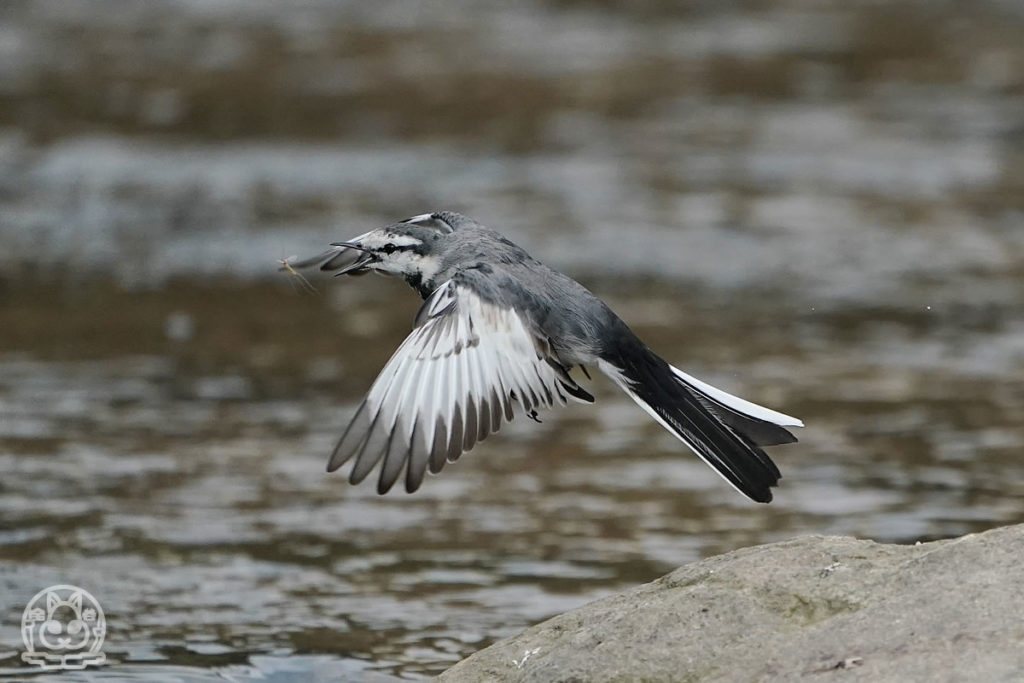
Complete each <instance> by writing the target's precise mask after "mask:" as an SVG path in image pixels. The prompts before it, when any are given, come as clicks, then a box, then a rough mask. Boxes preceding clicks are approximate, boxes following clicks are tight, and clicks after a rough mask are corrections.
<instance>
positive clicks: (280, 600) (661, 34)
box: [0, 0, 1024, 681]
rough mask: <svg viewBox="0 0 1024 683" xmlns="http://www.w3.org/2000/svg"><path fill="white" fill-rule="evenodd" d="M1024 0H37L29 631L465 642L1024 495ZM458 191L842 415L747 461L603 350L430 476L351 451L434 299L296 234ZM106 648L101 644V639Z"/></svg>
mask: <svg viewBox="0 0 1024 683" xmlns="http://www.w3.org/2000/svg"><path fill="white" fill-rule="evenodd" d="M1021 35H1024V5H1022V4H1021V3H1019V2H1014V1H1012V0H976V1H975V2H971V3H959V2H942V1H938V0H936V1H932V2H925V1H917V2H914V1H901V2H885V3H882V2H859V1H858V2H851V1H850V0H842V1H840V0H831V1H824V2H823V1H821V0H777V1H775V0H731V1H727V2H723V1H721V0H714V1H712V0H687V1H683V2H676V1H671V2H670V1H667V0H666V1H662V0H633V1H632V2H627V3H614V2H602V1H600V0H594V1H587V0H561V1H559V2H548V3H542V2H530V1H527V0H517V1H515V2H512V1H509V0H502V1H500V2H497V1H495V2H491V1H488V0H461V1H459V2H440V1H439V0H437V1H429V0H425V1H421V2H416V3H405V2H388V1H382V2H355V1H353V2H333V1H331V2H328V1H327V0H303V1H302V2H293V3H281V2H277V1H276V0H247V1H246V2H242V1H240V0H216V1H213V0H176V1H173V2H162V3H152V2H142V1H141V0H139V1H134V2H133V1H122V0H78V1H76V2H73V3H72V2H61V1H58V0H52V1H42V0H32V1H30V0H9V1H7V2H4V3H3V4H2V5H0V246H2V249H0V472H2V473H3V474H2V476H0V673H7V674H12V673H14V674H17V673H19V672H20V673H24V669H21V668H19V667H20V666H21V662H20V660H19V659H18V653H19V651H20V650H21V649H22V645H21V642H20V632H19V625H20V618H21V611H22V609H23V608H24V606H25V604H26V603H27V602H28V601H29V600H30V599H31V597H32V596H33V595H34V594H35V593H36V592H37V591H39V590H41V589H42V588H44V587H46V586H47V585H50V584H57V583H72V584H77V585H80V586H82V587H83V588H85V589H86V590H88V591H90V592H91V593H92V594H93V595H95V596H96V598H97V599H98V600H99V601H100V603H101V604H102V605H103V607H104V609H105V610H106V615H107V623H108V628H109V634H108V637H107V644H106V646H105V647H104V651H105V652H106V653H107V656H108V658H109V659H110V660H112V661H116V662H120V664H118V665H117V667H116V668H110V669H108V670H107V672H106V673H107V674H109V675H121V676H123V677H126V678H131V677H146V676H149V677H151V678H153V679H159V680H206V679H210V680H223V679H224V678H230V679H234V680H252V679H260V680H275V681H285V680H308V679H313V678H318V677H319V678H322V679H332V680H333V679H337V678H355V679H360V678H363V679H370V680H374V679H376V680H387V679H388V678H390V677H403V678H417V677H421V676H425V675H429V674H434V673H437V672H439V671H441V670H443V669H444V668H446V667H447V666H449V665H450V664H452V663H453V662H455V661H457V660H458V659H460V658H462V657H464V656H466V655H468V654H470V653H472V652H474V651H476V650H477V649H479V648H481V647H484V646H486V645H487V644H489V643H491V642H493V641H495V640H496V639H498V638H501V637H503V636H507V635H510V634H512V633H515V632H517V631H519V630H520V629H521V628H523V627H524V626H526V625H529V624H532V623H535V622H537V621H539V620H541V619H543V618H545V617H548V616H550V615H552V614H554V613H557V612H561V611H564V610H566V609H569V608H571V607H574V606H577V605H579V604H582V603H584V602H587V601H589V600H591V599H594V598H596V597H599V596H602V595H605V594H608V593H611V592H614V591H617V590H621V589H623V588H626V587H628V586H631V585H634V584H637V583H640V582H644V581H648V580H652V579H654V578H656V577H658V576H659V575H661V574H663V573H665V572H667V571H668V570H670V569H672V568H674V567H676V566H677V565H680V564H682V563H685V562H690V561H693V560H697V559H699V558H702V557H706V556H708V555H711V554H715V553H720V552H725V551H728V550H731V549H735V548H738V547H742V546H747V545H751V544H755V543H762V542H768V541H775V540H780V539H785V538H789V537H792V536H794V535H799V534H812V533H814V534H853V535H857V536H860V537H867V538H872V539H876V540H879V541H895V542H904V543H909V542H914V541H918V540H928V539H935V538H942V537H949V536H955V535H959V534H963V533H967V532H971V531H978V530H981V529H986V528H989V527H992V526H996V525H1001V524H1008V523H1014V522H1021V521H1024V462H1022V460H1021V458H1020V454H1021V447H1022V443H1024V424H1022V421H1021V414H1022V411H1024V385H1022V383H1021V378H1022V377H1024V316H1022V313H1024V279H1022V276H1024V42H1022V41H1021V39H1020V37H1021ZM435 209H453V210H458V211H462V212H464V213H467V214H469V215H471V216H473V217H475V218H477V219H478V220H480V221H481V222H483V223H485V224H487V225H490V226H491V227H494V228H497V229H499V230H501V231H503V232H504V233H506V234H507V235H508V236H509V237H510V238H511V239H513V240H514V241H516V242H518V243H520V244H521V245H522V246H524V247H526V248H527V249H528V250H529V251H531V252H532V253H533V254H534V255H535V256H537V257H538V258H540V259H541V260H543V261H545V262H546V263H548V264H549V265H551V266H553V267H556V268H558V269H561V270H564V271H566V272H568V273H570V274H572V275H573V276H575V277H577V279H579V280H581V281H582V282H584V284H586V285H587V286H589V287H590V288H591V289H592V290H594V291H595V292H596V293H597V294H598V295H599V296H602V297H603V298H605V299H606V300H607V301H608V302H609V303H610V304H611V305H612V307H613V308H615V309H616V310H617V311H619V313H620V314H621V315H622V316H623V317H624V318H625V319H626V320H627V322H629V323H630V324H631V325H632V326H633V327H634V329H635V330H636V331H637V332H638V333H639V334H640V335H641V336H642V337H643V338H644V339H645V340H647V341H648V343H649V344H650V345H651V346H652V347H653V348H655V349H656V350H657V351H659V352H660V353H661V354H662V355H664V356H665V357H666V358H667V359H668V360H669V361H670V362H672V363H674V364H676V365H678V366H680V367H682V368H684V369H685V370H687V371H688V372H690V373H692V374H694V375H696V376H698V377H701V378H702V379H705V380H707V381H709V382H712V383H714V384H716V385H718V386H721V387H722V388H724V389H726V390H728V391H730V392H734V393H737V394H739V395H741V396H744V397H746V398H749V399H751V400H754V401H757V402H759V403H763V404H766V405H768V406H771V407H773V408H776V409H779V410H782V411H784V412H787V413H790V414H794V415H798V416H800V417H802V418H803V419H804V421H805V422H806V423H807V428H806V429H804V430H802V431H801V432H800V434H799V436H800V439H801V443H800V444H798V445H794V446H788V447H785V448H777V449H772V455H773V457H774V459H775V460H776V462H777V463H778V464H779V466H780V468H781V469H782V471H783V475H784V479H783V480H782V483H781V486H780V487H779V489H777V492H776V500H775V502H774V503H772V504H771V505H769V506H763V505H756V504H753V503H750V502H748V501H746V500H745V499H743V498H742V497H741V496H739V495H737V494H736V493H735V492H734V491H733V490H732V489H730V488H729V487H728V486H727V485H726V484H725V483H724V482H722V481H721V480H720V479H719V478H718V477H717V476H716V475H715V474H714V473H713V472H712V471H711V470H710V469H708V468H706V467H705V466H704V465H702V464H701V463H700V462H698V461H697V460H696V458H694V457H692V456H691V455H690V454H689V453H688V452H685V450H684V449H683V448H682V447H681V446H680V444H679V443H678V442H676V441H675V440H674V439H673V438H672V437H671V436H670V435H669V434H668V433H667V432H665V431H664V430H662V429H661V428H660V427H658V426H657V425H656V424H655V423H653V422H652V421H651V420H649V419H648V418H647V416H646V415H645V414H644V413H643V412H642V411H640V410H639V409H638V408H636V407H635V406H634V405H633V404H632V402H630V401H629V400H628V399H627V398H626V397H625V396H624V395H621V394H619V393H618V392H617V390H616V389H614V388H613V387H612V386H611V385H610V383H607V382H604V381H603V380H597V381H596V382H595V383H594V384H593V385H590V386H591V388H592V390H593V391H594V393H595V394H597V396H598V402H597V404H596V405H595V406H592V407H584V406H573V407H570V408H568V409H564V410H561V411H559V412H557V413H549V414H547V415H546V416H543V419H544V423H543V424H541V425H537V424H535V423H532V422H530V421H519V422H516V423H513V424H512V425H509V426H508V427H507V428H506V429H503V430H502V433H501V434H500V435H498V436H497V437H496V438H494V437H492V438H491V439H489V440H488V441H487V442H485V443H483V444H481V445H479V446H478V447H477V448H476V449H474V451H473V452H472V453H470V454H468V455H466V456H465V457H463V459H462V460H460V461H459V462H458V463H457V464H455V465H452V466H449V467H448V468H446V470H445V472H444V474H443V476H440V477H437V478H430V479H429V480H428V481H427V482H426V483H425V485H424V487H423V488H422V489H421V490H420V491H419V492H417V493H416V494H415V495H412V496H409V495H406V494H405V493H404V492H400V491H395V492H393V493H392V494H390V495H389V496H386V497H378V496H377V495H376V493H375V492H374V490H373V488H374V487H373V486H372V484H371V485H368V486H363V487H355V488H354V487H350V486H349V485H348V484H347V483H345V481H344V478H343V477H342V476H339V475H333V476H328V475H326V474H325V473H324V471H323V470H324V465H325V461H326V457H327V455H328V453H329V451H330V449H331V447H332V445H333V442H334V440H335V439H336V438H337V437H338V435H339V434H340V432H341V431H342V429H343V428H344V426H345V424H346V420H347V417H348V416H349V415H350V414H351V411H352V409H353V408H354V406H355V403H356V402H357V401H358V400H359V399H360V398H361V397H362V395H363V393H364V392H365V391H366V389H367V388H368V387H369V385H370V383H371V382H372V380H373V378H374V377H375V375H376V373H377V372H378V370H379V369H380V368H381V367H382V366H383V364H384V362H385V361H386V359H387V357H388V356H389V355H390V353H391V352H392V351H393V350H394V348H396V347H397V345H398V344H399V342H400V341H401V339H402V338H403V337H404V335H405V334H406V333H407V332H408V330H409V328H410V325H411V321H412V317H413V315H414V313H415V311H416V309H417V308H418V305H419V301H418V298H417V297H416V295H415V294H414V293H413V292H412V291H411V290H409V289H408V288H407V287H406V286H405V284H404V283H401V282H394V281H389V280H385V279H383V278H378V277H373V278H363V279H352V280H348V279H344V280H334V281H331V280H330V279H329V278H318V277H315V275H313V274H311V275H310V283H311V288H309V287H306V286H304V285H303V283H301V282H300V281H299V280H298V279H297V278H295V277H293V276H290V275H288V274H287V273H281V272H278V267H279V265H280V264H279V261H280V260H281V259H285V258H287V257H290V256H293V255H299V256H306V255H310V254H313V253H316V252H318V251H320V250H321V249H322V248H323V247H324V245H325V243H327V242H330V241H335V240H339V239H345V238H348V237H352V236H355V235H357V234H360V233H362V232H365V231H366V230H368V229H371V228H373V227H377V226H380V225H383V224H385V223H388V222H392V221H394V220H397V219H401V218H404V217H406V216H410V215H413V214H419V213H424V212H429V211H432V210H435ZM91 677H97V678H98V674H96V673H95V672H93V673H92V674H91V675H90V674H84V675H82V678H84V679H90V678H91Z"/></svg>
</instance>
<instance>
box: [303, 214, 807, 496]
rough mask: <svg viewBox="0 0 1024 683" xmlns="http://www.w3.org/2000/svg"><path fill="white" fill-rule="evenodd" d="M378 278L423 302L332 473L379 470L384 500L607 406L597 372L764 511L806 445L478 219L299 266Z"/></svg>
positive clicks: (339, 248)
mask: <svg viewBox="0 0 1024 683" xmlns="http://www.w3.org/2000/svg"><path fill="white" fill-rule="evenodd" d="M313 266H319V268H320V269H321V270H323V271H328V272H333V273H334V274H335V275H336V276H338V275H362V274H365V273H368V272H376V273H380V274H384V275H389V276H396V277H400V278H403V279H405V281H406V282H407V283H408V284H409V285H410V286H411V287H412V288H413V289H414V290H415V291H416V292H417V293H418V294H419V295H420V296H421V297H422V298H423V299H424V301H423V304H422V306H421V307H420V309H419V311H418V313H417V314H416V317H415V320H414V322H413V330H412V332H411V333H410V334H409V336H408V337H407V338H406V339H405V341H403V342H402V344H401V345H400V346H399V347H398V350H397V351H395V353H394V355H392V356H391V358H390V360H388V362H387V363H386V364H385V366H384V369H383V370H382V371H381V373H380V375H379V376H378V377H377V378H376V380H374V382H373V384H372V386H371V387H370V389H369V392H368V393H367V394H366V397H365V398H364V399H363V401H362V402H361V403H360V404H359V406H358V407H357V408H356V411H355V414H354V415H353V417H352V419H351V421H350V423H349V425H348V427H347V429H346V430H345V431H344V433H343V434H342V436H341V438H340V439H339V440H338V442H337V445H336V446H335V447H334V450H333V452H332V453H331V456H330V459H329V460H328V463H327V471H328V472H333V471H335V470H337V469H338V468H340V467H341V466H342V465H344V464H345V463H347V462H348V461H350V460H353V461H354V462H353V465H352V467H351V470H350V471H349V475H348V478H349V481H350V482H351V483H352V484H359V483H360V482H362V481H363V480H364V479H365V478H366V477H367V476H368V475H369V474H370V473H371V472H372V471H373V469H374V468H375V467H376V466H378V464H379V469H380V471H379V475H378V478H377V491H378V493H380V494H384V493H387V492H388V491H389V490H390V489H391V488H392V487H393V486H394V484H395V483H396V481H398V479H399V477H400V476H402V473H403V471H404V479H405V489H406V491H407V492H409V493H412V492H414V491H416V490H417V489H418V488H419V487H420V485H421V484H422V483H423V480H424V477H425V475H426V472H428V471H429V472H430V473H431V474H437V473H439V472H440V471H441V469H442V468H443V467H444V466H445V464H446V463H448V462H454V461H455V460H457V459H458V458H459V456H461V455H462V454H463V453H464V452H466V451H469V450H471V449H472V448H473V447H474V445H476V444H477V443H478V442H480V441H482V440H483V439H485V438H487V436H489V435H490V434H491V433H494V432H497V431H498V430H499V429H500V427H501V425H502V424H503V423H504V422H507V421H511V420H512V419H513V418H514V417H515V416H516V414H520V415H525V416H527V417H529V418H531V419H534V420H537V421H539V413H538V411H539V410H541V409H548V408H553V407H556V406H559V405H566V404H567V402H568V401H575V402H581V403H593V402H594V396H593V395H592V394H590V392H588V391H587V390H586V389H584V388H583V387H581V386H580V385H579V383H578V382H577V380H576V379H575V378H574V377H573V375H572V374H571V373H572V372H573V371H574V370H575V369H576V368H577V367H579V368H580V370H581V372H582V373H583V374H584V375H585V376H586V377H587V378H588V379H590V374H589V372H588V368H594V367H596V368H597V369H598V370H600V371H601V372H602V373H604V374H605V375H607V376H608V377H609V378H610V379H611V380H612V381H613V382H614V383H615V384H616V385H618V387H619V388H620V389H622V390H623V391H624V392H625V393H626V394H628V395H629V397H630V398H632V399H633V401H635V402H636V403H637V404H638V405H639V406H640V407H641V408H642V409H643V410H644V411H646V412H647V413H648V414H649V415H650V416H651V417H652V418H654V420H656V421H657V422H658V423H659V424H661V426H663V427H664V428H665V429H667V430H668V431H669V432H670V433H671V434H672V435H674V436H675V437H676V438H678V439H679V440H680V441H681V442H683V444H685V445H686V446H687V447H689V449H690V450H692V451H693V452H694V453H695V454H696V455H697V456H699V457H700V458H701V459H702V460H704V462H706V463H707V464H708V465H710V466H711V467H712V468H713V469H714V470H715V471H716V472H717V473H718V474H719V475H721V476H722V477H723V478H724V479H725V480H726V481H727V482H728V483H729V484H730V485H731V486H732V487H733V488H735V489H736V490H737V491H739V492H740V493H742V494H743V495H745V496H747V497H748V498H750V499H751V500H754V501H757V502H761V503H767V502H770V501H771V499H772V491H771V489H772V487H775V486H776V485H777V484H778V481H779V479H780V478H781V476H782V475H781V473H780V472H779V469H778V467H777V466H776V465H775V463H774V462H772V460H771V458H769V457H768V455H767V454H766V453H765V451H764V450H763V447H765V446H774V445H779V444H787V443H794V442H796V441H797V439H796V437H795V436H794V435H793V434H792V432H791V431H789V429H787V427H803V422H801V421H800V420H799V419H797V418H795V417H791V416H789V415H785V414H783V413H780V412H776V411H774V410H771V409H769V408H765V407H763V406H760V405H757V404H755V403H751V402H750V401H746V400H744V399H742V398H739V397H737V396H733V395H732V394H728V393H726V392H725V391H723V390H721V389H717V388H715V387H713V386H711V385H710V384H707V383H705V382H702V381H701V380H699V379H697V378H695V377H692V376H691V375H688V374H687V373H685V372H683V371H682V370H679V369H678V368H676V367H674V366H672V365H670V364H669V363H668V362H667V361H666V360H664V359H662V358H661V357H660V356H659V355H657V354H656V353H655V352H654V351H652V350H651V349H649V348H648V347H647V345H646V344H644V343H643V342H642V341H641V340H640V339H639V338H638V337H637V335H636V334H634V333H633V331H632V330H631V329H630V328H629V327H628V326H627V325H626V323H625V322H623V320H622V319H621V318H619V316H617V315H616V314H615V313H614V312H612V310H611V309H610V308H609V307H608V306H607V305H606V304H605V303H604V302H603V301H601V300H600V299H599V298H598V297H597V296H595V295H594V294H592V293H591V292H590V291H589V290H587V289H586V288H585V287H584V286H583V285H581V284H579V283H578V282H576V281H575V280H573V279H571V278H570V277H568V276H566V275H563V274H562V273H560V272H558V271H555V270H553V269H551V268H549V267H547V266H545V265H543V264H542V263H540V262H539V261H537V260H535V259H534V258H533V257H531V256H530V255H529V254H528V253H527V252H526V251H525V250H523V249H522V248H520V247H519V246H517V245H516V244H514V243H513V242H511V241H510V240H508V239H507V238H505V237H503V236H502V235H501V234H500V233H498V232H496V231H494V230H491V229H489V228H486V227H484V226H483V225H481V224H479V223H477V222H476V221H474V220H473V219H471V218H468V217H467V216H464V215H461V214H459V213H455V212H452V211H436V212H433V213H427V214H422V215H418V216H413V217H411V218H406V219H405V220H402V221H399V222H397V223H393V224H391V225H387V226H385V227H382V228H377V229H374V230H371V231H369V232H366V233H364V234H362V235H359V236H358V237H355V238H353V239H350V240H348V241H344V242H333V243H331V245H330V248H329V249H328V250H326V251H324V252H323V253H320V254H317V255H316V256H313V257H311V258H307V259H303V260H297V261H290V262H289V264H288V266H287V267H289V268H310V267H313Z"/></svg>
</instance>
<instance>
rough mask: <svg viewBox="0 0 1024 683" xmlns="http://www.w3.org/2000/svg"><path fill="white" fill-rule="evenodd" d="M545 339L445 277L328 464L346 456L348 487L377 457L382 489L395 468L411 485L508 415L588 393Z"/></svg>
mask: <svg viewBox="0 0 1024 683" xmlns="http://www.w3.org/2000/svg"><path fill="white" fill-rule="evenodd" d="M552 353H553V352H552V351H551V349H550V345H549V344H548V343H547V342H546V341H543V343H542V341H541V340H539V339H538V338H537V337H536V335H535V333H534V332H533V331H532V329H531V327H530V325H529V324H528V323H527V322H526V321H524V319H523V317H522V316H521V315H520V314H519V313H518V312H517V311H515V310H511V309H503V308H500V307H498V306H496V305H494V304H491V303H489V302H487V301H484V300H483V299H481V298H480V297H479V296H477V295H476V294H475V293H474V292H473V291H472V290H470V289H469V288H467V287H464V286H460V285H459V284H457V283H456V282H454V281H449V282H446V283H444V284H443V285H441V286H440V287H438V288H437V290H435V292H434V293H433V294H431V296H430V297H429V298H428V299H427V300H426V301H425V302H424V304H423V307H422V308H421V309H420V312H419V313H418V314H417V316H416V327H415V329H414V330H413V331H412V333H410V334H409V336H408V337H407V338H406V339H405V341H404V342H402V344H401V346H399V348H398V350H397V351H396V352H395V354H394V355H393V356H392V357H391V360H389V361H388V363H387V365H385V367H384V369H383V370H382V371H381V373H380V376H379V377H378V378H377V379H376V381H374V383H373V386H372V387H371V388H370V391H369V392H368V393H367V395H366V398H365V399H363V402H362V403H361V404H360V406H359V407H358V408H357V410H356V412H355V415H354V417H353V418H352V422H351V423H350V424H349V426H348V428H347V429H346V430H345V433H344V434H343V435H342V437H341V439H340V440H339V441H338V444H337V446H336V447H335V449H334V452H333V453H332V455H331V459H330V462H329V463H328V470H329V471H333V470H335V469H337V468H338V467H340V466H341V465H343V464H344V463H346V462H347V461H349V460H352V459H354V461H355V462H354V464H353V465H352V469H351V471H350V472H349V480H350V481H351V482H352V483H354V484H356V483H359V482H361V481H362V480H363V479H365V478H366V477H367V476H368V475H369V474H370V472H371V471H372V470H373V469H374V468H375V467H376V466H377V465H378V464H380V465H381V467H380V476H379V478H378V481H377V490H378V491H379V492H380V493H385V492H386V491H388V490H390V489H391V487H392V486H393V485H394V483H395V482H396V481H397V480H398V479H399V477H401V475H402V472H403V470H404V471H405V488H406V490H407V491H409V492H412V491H415V490H416V489H417V488H419V486H420V484H422V482H423V479H424V477H425V475H426V472H428V471H429V472H431V473H433V474H436V473H438V472H440V471H441V469H442V468H443V467H444V465H445V462H449V461H454V460H456V459H458V458H459V456H460V455H462V453H463V452H465V451H468V450H470V449H471V448H473V447H474V446H475V445H476V444H477V443H478V442H479V441H483V440H484V439H485V438H487V436H489V435H490V434H491V433H493V432H496V431H498V429H499V428H500V427H501V424H502V422H503V421H508V420H512V419H513V418H514V417H515V413H516V411H515V409H514V408H513V403H515V402H518V403H519V404H520V406H521V407H522V409H523V410H524V411H526V412H531V411H533V410H536V409H537V408H540V407H547V408H550V407H553V406H555V405H557V404H564V403H565V393H564V392H566V391H567V392H569V393H570V394H571V395H572V396H574V397H577V398H581V397H582V398H581V400H584V399H585V398H590V396H589V394H587V393H586V392H585V391H583V390H582V389H580V388H579V387H578V386H577V385H576V384H575V382H574V381H573V380H572V379H571V378H570V377H569V376H568V374H567V371H566V369H565V367H566V366H563V365H562V364H561V363H560V362H559V361H558V359H557V358H555V357H554V356H553V355H552Z"/></svg>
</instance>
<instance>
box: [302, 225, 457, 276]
mask: <svg viewBox="0 0 1024 683" xmlns="http://www.w3.org/2000/svg"><path fill="white" fill-rule="evenodd" d="M457 218H462V217H461V216H458V214H449V213H447V212H443V213H433V214H423V215H422V216H413V217H412V218H407V219H405V220H404V221H401V222H399V223H394V224H392V225H388V226H385V227H383V228H377V229H376V230H371V231H370V232H367V233H364V234H362V235H360V236H359V237H354V238H352V239H350V240H347V241H345V242H334V243H332V244H331V247H332V249H331V250H330V251H327V252H324V253H323V254H320V255H318V256H315V257H313V258H311V259H307V260H306V261H303V262H299V263H292V264H291V265H292V266H294V267H304V266H309V265H314V264H319V265H320V268H321V270H328V271H335V272H334V274H335V275H362V274H364V273H368V272H371V271H375V272H378V273H382V274H384V275H398V276H401V277H405V278H406V279H417V280H430V279H432V277H433V275H434V274H435V273H436V272H437V271H438V269H439V268H440V266H441V255H442V254H443V252H444V250H445V247H446V242H447V238H448V236H449V235H451V234H452V233H453V232H454V230H455V228H454V227H453V225H452V223H455V222H456V220H455V219H457ZM467 220H468V219H467Z"/></svg>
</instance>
